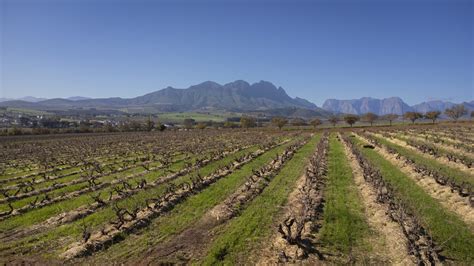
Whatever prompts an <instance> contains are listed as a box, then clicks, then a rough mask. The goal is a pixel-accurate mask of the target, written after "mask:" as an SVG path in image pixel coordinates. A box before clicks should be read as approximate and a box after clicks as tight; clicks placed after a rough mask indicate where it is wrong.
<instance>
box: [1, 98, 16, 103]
mask: <svg viewBox="0 0 474 266" xmlns="http://www.w3.org/2000/svg"><path fill="white" fill-rule="evenodd" d="M12 100H13V99H10V98H0V103H1V102H7V101H12Z"/></svg>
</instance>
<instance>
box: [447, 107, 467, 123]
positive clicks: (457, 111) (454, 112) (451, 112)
mask: <svg viewBox="0 0 474 266" xmlns="http://www.w3.org/2000/svg"><path fill="white" fill-rule="evenodd" d="M444 113H445V114H446V115H447V116H449V117H451V118H452V119H454V121H458V119H459V118H460V117H461V116H463V115H465V114H467V109H466V107H464V105H463V104H458V105H455V106H453V107H451V108H448V109H446V110H445V111H444Z"/></svg>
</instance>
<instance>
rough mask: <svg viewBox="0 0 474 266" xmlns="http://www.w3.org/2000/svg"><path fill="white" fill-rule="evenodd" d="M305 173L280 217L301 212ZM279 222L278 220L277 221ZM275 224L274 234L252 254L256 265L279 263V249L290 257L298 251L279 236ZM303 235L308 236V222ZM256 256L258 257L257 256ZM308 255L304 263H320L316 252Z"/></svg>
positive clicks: (298, 215) (294, 215)
mask: <svg viewBox="0 0 474 266" xmlns="http://www.w3.org/2000/svg"><path fill="white" fill-rule="evenodd" d="M305 180H306V175H302V176H301V177H300V178H299V179H298V181H297V183H296V186H295V188H294V189H293V191H292V192H291V193H290V195H289V196H288V202H287V204H286V205H285V207H284V209H283V210H282V213H283V214H282V215H281V216H280V217H288V216H290V215H291V216H293V217H300V216H302V213H303V208H304V206H303V204H302V201H301V191H300V188H302V187H303V186H304V184H305ZM278 222H280V221H278ZM277 226H278V225H277V224H274V228H275V230H274V234H273V235H272V236H271V237H270V238H269V240H268V242H266V243H265V246H264V247H263V248H261V249H260V250H259V251H258V254H253V256H254V258H253V259H252V261H255V262H256V263H255V264H256V265H276V264H278V263H279V261H278V254H279V252H281V251H285V254H288V255H290V256H292V257H294V256H295V254H296V253H297V252H298V247H297V246H296V245H293V246H290V245H288V244H287V242H286V241H285V240H284V239H283V238H282V237H281V234H280V233H278V232H277V230H276V229H277ZM302 235H303V236H306V237H308V236H310V235H311V230H310V228H309V223H308V224H307V226H306V227H305V228H304V229H303V232H302ZM257 256H258V257H257ZM308 256H309V257H308V258H307V259H305V261H304V264H311V265H314V264H321V261H320V260H319V259H318V257H317V256H316V254H309V255H308Z"/></svg>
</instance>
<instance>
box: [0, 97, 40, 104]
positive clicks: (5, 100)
mask: <svg viewBox="0 0 474 266" xmlns="http://www.w3.org/2000/svg"><path fill="white" fill-rule="evenodd" d="M44 100H46V98H36V97H32V96H26V97H21V98H18V99H12V98H0V102H7V101H24V102H30V103H36V102H41V101H44Z"/></svg>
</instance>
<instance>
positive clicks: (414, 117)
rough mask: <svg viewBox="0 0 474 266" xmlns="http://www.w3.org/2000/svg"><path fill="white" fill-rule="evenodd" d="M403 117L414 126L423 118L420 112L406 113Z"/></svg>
mask: <svg viewBox="0 0 474 266" xmlns="http://www.w3.org/2000/svg"><path fill="white" fill-rule="evenodd" d="M403 117H404V118H405V119H408V120H410V121H411V122H412V123H413V124H415V121H416V120H418V119H420V118H422V117H423V115H421V114H420V113H418V112H406V113H405V114H404V115H403Z"/></svg>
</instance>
